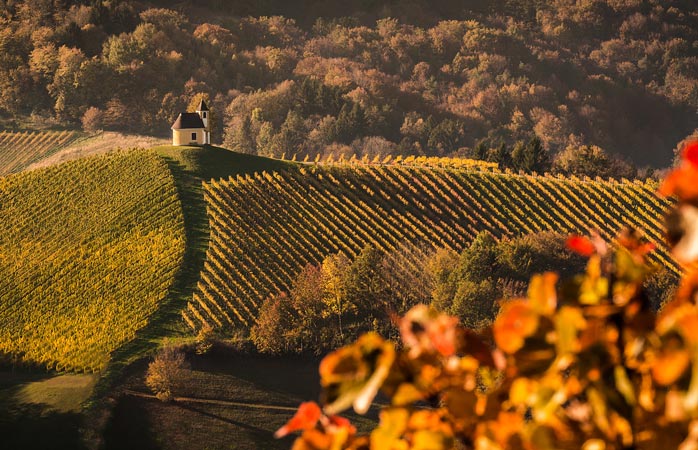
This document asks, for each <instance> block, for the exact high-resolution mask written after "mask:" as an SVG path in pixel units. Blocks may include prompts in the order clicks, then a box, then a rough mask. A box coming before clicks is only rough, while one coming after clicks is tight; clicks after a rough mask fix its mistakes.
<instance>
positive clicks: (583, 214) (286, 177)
mask: <svg viewBox="0 0 698 450" xmlns="http://www.w3.org/2000/svg"><path fill="white" fill-rule="evenodd" d="M655 189H656V187H655V186H653V185H652V184H647V183H641V182H619V181H612V180H611V181H604V180H589V179H585V180H580V179H576V178H571V179H570V178H555V177H544V176H537V175H533V176H532V175H514V174H510V173H502V172H498V171H491V170H486V169H483V170H472V169H470V170H457V169H439V168H435V167H432V168H426V167H423V168H419V167H404V166H397V165H395V166H380V165H376V166H370V165H365V166H361V165H359V166H354V167H349V166H344V167H342V166H321V167H316V166H303V167H299V168H292V169H289V170H285V171H276V172H262V173H257V174H254V175H244V176H237V177H235V178H233V177H231V178H229V179H227V180H219V181H215V180H212V181H211V182H209V183H205V184H204V190H205V199H206V204H207V208H208V215H209V222H210V228H211V242H210V245H209V248H208V252H207V255H206V261H205V264H204V270H203V271H202V273H201V279H200V281H199V283H198V285H197V289H196V291H195V293H194V296H193V299H192V301H191V302H190V303H189V305H188V306H187V310H186V311H185V312H184V318H185V320H186V321H187V323H188V324H189V325H190V326H191V327H192V328H195V329H196V328H199V327H201V326H204V325H206V326H211V327H214V328H216V327H217V328H224V329H225V328H236V327H247V326H250V325H252V324H253V323H254V321H255V319H256V314H257V310H258V308H259V306H260V305H261V303H262V302H263V301H264V300H265V299H266V298H267V297H268V296H269V295H270V294H273V293H276V292H278V291H287V290H288V289H289V287H290V284H291V280H292V279H293V278H294V277H295V276H296V275H297V274H298V273H299V272H300V271H301V269H302V268H303V267H304V266H305V265H307V264H309V263H312V264H317V263H318V262H320V261H321V260H322V259H323V258H324V257H325V256H327V255H328V254H330V253H336V252H340V251H341V252H344V253H346V254H347V255H348V256H350V257H353V256H355V255H357V254H358V252H359V251H360V250H361V249H362V248H363V247H364V246H365V245H366V244H372V245H373V246H375V247H376V248H378V249H383V250H391V249H393V248H395V247H396V246H397V245H398V244H400V243H403V242H415V243H427V244H430V245H433V246H444V247H449V248H452V249H455V250H461V249H463V248H464V247H465V246H466V245H468V243H469V242H470V241H471V240H472V239H473V238H474V237H475V236H476V235H477V233H479V232H481V231H488V232H490V233H492V234H493V235H494V236H495V237H496V238H502V237H505V236H515V235H522V234H527V233H533V232H539V231H556V232H563V233H565V232H576V233H586V232H588V231H589V230H590V229H597V230H599V231H600V232H601V233H602V235H603V236H604V237H605V238H607V239H612V238H613V237H614V236H615V235H616V233H617V231H618V230H619V229H620V228H621V227H623V226H626V225H629V226H633V227H636V228H639V229H641V230H644V231H645V232H646V233H647V236H648V238H649V239H650V240H652V241H653V242H655V243H656V244H657V246H658V247H659V248H658V251H656V252H655V253H654V255H653V258H654V260H655V261H657V262H659V263H661V264H663V265H667V266H669V267H670V268H672V269H673V270H677V269H676V265H675V263H674V262H672V261H671V260H670V258H669V256H668V255H667V252H666V248H665V247H664V246H663V244H662V231H661V224H660V217H661V214H662V211H663V210H664V209H665V208H666V207H667V205H668V204H669V201H668V200H666V199H663V198H659V197H657V195H656V194H655Z"/></svg>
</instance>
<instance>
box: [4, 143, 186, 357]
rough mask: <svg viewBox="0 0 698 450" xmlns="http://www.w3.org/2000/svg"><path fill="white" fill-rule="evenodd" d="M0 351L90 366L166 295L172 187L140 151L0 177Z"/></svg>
mask: <svg viewBox="0 0 698 450" xmlns="http://www.w3.org/2000/svg"><path fill="white" fill-rule="evenodd" d="M0 215H2V217H3V221H2V222H0V353H2V354H5V355H12V356H13V357H15V358H17V359H20V360H24V361H27V362H30V363H32V364H41V365H44V366H46V367H49V368H55V369H57V370H71V371H97V370H101V369H103V368H104V367H105V365H106V363H107V362H108V361H109V358H110V354H111V353H112V352H113V351H115V350H116V349H118V348H119V347H120V346H122V345H123V344H124V343H126V342H129V341H131V340H132V339H134V337H135V336H136V332H137V331H138V330H139V329H141V328H143V326H145V325H146V324H147V323H148V320H149V317H150V316H151V314H152V313H153V312H154V311H155V310H156V309H157V308H158V307H159V305H160V304H161V303H162V302H163V300H165V299H166V297H167V294H168V292H169V291H170V290H171V288H172V284H173V282H174V280H175V277H176V275H177V273H178V271H179V270H180V268H181V264H182V262H183V257H184V246H185V242H184V222H183V215H182V208H181V203H180V201H179V193H178V191H177V188H176V185H175V181H174V178H173V177H172V174H171V172H170V171H169V168H168V166H167V163H166V162H165V161H164V160H163V159H161V158H159V157H158V156H156V155H154V154H152V153H147V152H143V151H135V152H130V153H127V154H125V153H118V154H114V155H110V156H102V157H93V158H87V159H81V160H77V161H73V162H69V163H66V164H62V165H59V166H54V167H50V168H47V169H41V170H36V171H31V172H23V173H19V174H15V175H10V176H7V177H4V178H0Z"/></svg>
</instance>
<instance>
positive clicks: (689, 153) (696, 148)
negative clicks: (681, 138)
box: [681, 140, 698, 166]
mask: <svg viewBox="0 0 698 450" xmlns="http://www.w3.org/2000/svg"><path fill="white" fill-rule="evenodd" d="M681 157H682V158H683V160H684V161H687V162H689V163H691V164H692V165H694V166H698V140H692V141H690V142H688V143H686V145H685V146H684V148H683V150H682V151H681Z"/></svg>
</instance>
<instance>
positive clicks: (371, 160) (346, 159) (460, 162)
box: [281, 153, 499, 171]
mask: <svg viewBox="0 0 698 450" xmlns="http://www.w3.org/2000/svg"><path fill="white" fill-rule="evenodd" d="M281 159H282V160H285V161H294V162H295V161H299V158H298V155H293V156H292V157H291V158H290V159H287V158H286V154H283V155H281ZM300 161H301V162H304V163H313V164H319V165H331V166H367V165H373V166H378V165H380V166H410V167H431V168H442V169H444V168H449V169H479V170H489V171H497V169H498V167H499V165H498V164H497V163H495V162H488V161H482V160H478V159H470V158H459V157H452V156H424V155H422V156H416V155H408V156H403V155H397V156H393V155H390V154H388V155H385V156H383V155H380V154H378V155H375V156H373V157H369V156H368V155H363V156H362V157H358V156H356V154H352V155H351V156H345V155H344V154H340V155H339V156H335V155H334V154H332V153H330V154H328V155H326V156H324V157H323V156H322V155H321V154H319V153H318V154H317V155H316V156H315V157H314V158H311V156H310V155H305V156H304V157H303V158H302V159H300Z"/></svg>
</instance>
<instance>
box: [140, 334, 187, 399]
mask: <svg viewBox="0 0 698 450" xmlns="http://www.w3.org/2000/svg"><path fill="white" fill-rule="evenodd" d="M188 369H189V363H187V361H186V357H185V355H184V352H183V351H182V350H181V349H179V348H176V347H174V346H173V345H171V344H166V345H165V346H164V347H162V348H161V349H160V351H158V353H157V355H156V356H155V359H154V360H153V361H152V362H151V363H150V364H149V365H148V371H147V373H146V378H145V384H146V385H147V386H148V387H149V388H150V389H151V390H152V391H153V393H154V394H155V395H156V396H157V398H159V399H160V400H162V401H170V400H172V399H173V398H174V396H175V394H176V393H177V390H178V389H179V388H181V384H182V382H183V381H184V377H185V376H186V373H187V370H188Z"/></svg>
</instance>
